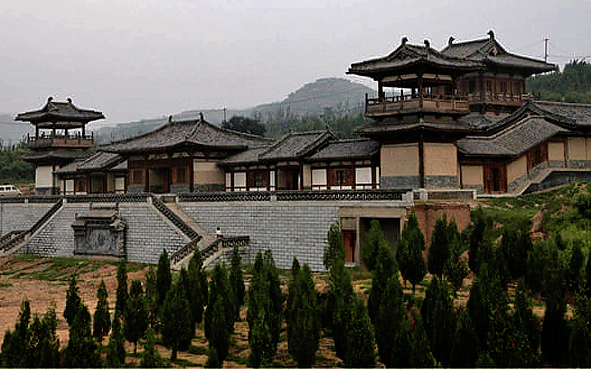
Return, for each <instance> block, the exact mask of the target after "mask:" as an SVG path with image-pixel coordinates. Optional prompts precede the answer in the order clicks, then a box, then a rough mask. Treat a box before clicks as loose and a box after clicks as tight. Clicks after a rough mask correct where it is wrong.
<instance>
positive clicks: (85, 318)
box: [64, 304, 101, 368]
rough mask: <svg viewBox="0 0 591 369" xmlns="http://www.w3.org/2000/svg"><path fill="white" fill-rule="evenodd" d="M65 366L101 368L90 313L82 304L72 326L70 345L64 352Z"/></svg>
mask: <svg viewBox="0 0 591 369" xmlns="http://www.w3.org/2000/svg"><path fill="white" fill-rule="evenodd" d="M64 366H66V367H69V368H75V367H78V368H96V367H99V366H101V358H100V355H99V352H98V348H97V346H96V344H95V342H94V340H93V337H92V332H91V330H90V313H89V312H88V308H87V307H86V305H84V304H80V305H79V308H78V310H77V311H76V316H75V318H74V321H73V322H72V325H71V326H70V337H69V340H68V345H67V346H66V348H65V350H64Z"/></svg>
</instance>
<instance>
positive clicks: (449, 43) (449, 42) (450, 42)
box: [447, 36, 455, 46]
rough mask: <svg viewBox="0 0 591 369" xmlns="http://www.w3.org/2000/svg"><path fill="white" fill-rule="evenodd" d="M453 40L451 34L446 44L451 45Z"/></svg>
mask: <svg viewBox="0 0 591 369" xmlns="http://www.w3.org/2000/svg"><path fill="white" fill-rule="evenodd" d="M454 41H455V38H454V37H453V36H449V40H447V44H448V45H449V46H451V45H453V43H454Z"/></svg>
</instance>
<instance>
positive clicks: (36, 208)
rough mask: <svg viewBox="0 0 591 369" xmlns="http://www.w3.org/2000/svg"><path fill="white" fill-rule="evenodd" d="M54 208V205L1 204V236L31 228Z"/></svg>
mask: <svg viewBox="0 0 591 369" xmlns="http://www.w3.org/2000/svg"><path fill="white" fill-rule="evenodd" d="M52 206H53V203H41V204H39V203H8V202H6V203H0V235H5V234H6V233H8V232H11V231H24V230H26V229H29V228H31V227H32V226H33V224H35V223H36V222H37V221H38V220H39V219H41V217H42V216H43V214H45V213H47V211H48V210H49V209H50V208H51V207H52Z"/></svg>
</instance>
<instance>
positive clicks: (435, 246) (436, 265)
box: [428, 215, 450, 278]
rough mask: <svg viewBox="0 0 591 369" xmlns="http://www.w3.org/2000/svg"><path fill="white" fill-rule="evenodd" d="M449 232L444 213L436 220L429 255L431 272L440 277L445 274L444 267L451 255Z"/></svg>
mask: <svg viewBox="0 0 591 369" xmlns="http://www.w3.org/2000/svg"><path fill="white" fill-rule="evenodd" d="M449 234H450V232H449V231H448V227H447V220H446V218H445V215H444V216H443V218H439V219H437V221H436V222H435V228H434V229H433V234H432V235H431V245H430V246H429V257H428V268H429V272H430V273H431V274H433V275H436V276H438V277H439V278H441V276H442V275H443V268H444V266H445V263H446V262H447V259H449V255H450V251H449V243H450V240H449Z"/></svg>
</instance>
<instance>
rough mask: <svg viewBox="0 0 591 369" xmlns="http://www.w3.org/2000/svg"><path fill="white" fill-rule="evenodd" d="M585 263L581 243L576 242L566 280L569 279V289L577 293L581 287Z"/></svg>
mask: <svg viewBox="0 0 591 369" xmlns="http://www.w3.org/2000/svg"><path fill="white" fill-rule="evenodd" d="M584 263H585V255H583V250H581V245H580V244H579V243H578V242H576V243H575V244H574V245H573V249H572V255H571V258H570V262H569V268H568V269H567V276H566V280H567V281H568V290H569V291H570V292H573V293H576V292H578V291H579V288H580V287H581V270H582V269H583V265H584Z"/></svg>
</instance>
